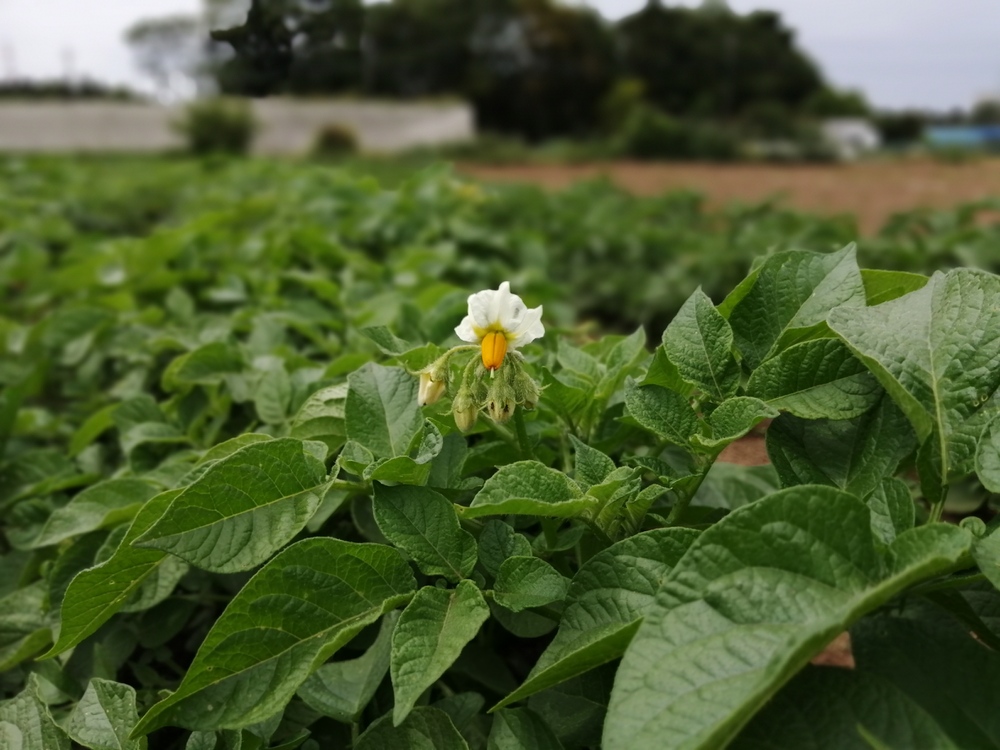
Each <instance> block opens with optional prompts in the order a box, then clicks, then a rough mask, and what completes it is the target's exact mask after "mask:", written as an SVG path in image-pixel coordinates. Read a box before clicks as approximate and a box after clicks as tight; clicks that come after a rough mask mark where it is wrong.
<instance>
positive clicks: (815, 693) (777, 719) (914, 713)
mask: <svg viewBox="0 0 1000 750" xmlns="http://www.w3.org/2000/svg"><path fill="white" fill-rule="evenodd" d="M863 733H867V734H870V735H871V736H873V737H877V738H878V740H879V741H880V742H882V743H883V744H884V745H885V746H886V747H890V748H918V747H926V748H931V747H933V748H941V750H958V746H957V745H955V744H954V743H953V742H952V741H951V740H950V739H949V738H948V737H947V735H945V733H944V732H943V731H942V729H941V727H940V726H939V725H938V724H937V723H936V722H935V721H934V719H932V718H931V717H930V716H929V715H928V714H927V713H926V712H925V711H924V710H923V709H922V708H921V707H920V706H919V705H917V704H916V703H914V702H913V701H912V700H910V698H908V697H907V696H906V694H905V693H903V692H902V691H901V690H899V689H897V688H896V687H894V686H893V685H892V683H890V682H887V681H886V680H883V679H880V678H878V677H876V676H875V675H872V674H868V673H865V672H859V671H853V670H848V669H829V668H826V669H824V668H820V667H806V668H805V669H804V670H803V671H802V672H801V673H799V675H797V676H796V677H795V679H793V680H792V681H791V682H790V683H788V685H786V686H785V687H784V689H782V690H781V692H779V693H778V695H777V696H775V698H774V699H773V700H772V701H771V702H770V703H769V704H768V705H767V706H765V707H764V709H763V710H762V711H761V712H760V713H759V714H757V716H755V717H754V718H753V720H752V721H751V722H750V723H749V724H748V725H747V726H746V728H745V729H744V730H743V731H742V732H741V733H740V735H739V737H737V738H736V740H735V741H734V742H733V744H732V745H730V746H729V747H730V748H732V750H772V749H773V748H796V750H869V748H870V747H871V745H869V744H868V742H866V741H865V739H864V737H863Z"/></svg>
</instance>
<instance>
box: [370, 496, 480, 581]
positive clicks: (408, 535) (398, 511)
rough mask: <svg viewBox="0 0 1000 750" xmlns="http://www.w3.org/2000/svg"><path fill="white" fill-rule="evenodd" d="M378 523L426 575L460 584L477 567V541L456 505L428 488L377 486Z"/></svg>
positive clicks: (383, 531)
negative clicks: (462, 524) (463, 524)
mask: <svg viewBox="0 0 1000 750" xmlns="http://www.w3.org/2000/svg"><path fill="white" fill-rule="evenodd" d="M373 507H374V511H375V522H376V523H377V524H378V527H379V530H380V531H381V532H382V533H383V534H384V535H385V538H386V539H388V540H389V541H390V542H392V543H393V544H394V545H396V546H397V547H399V548H400V549H402V550H405V551H406V553H407V554H409V555H410V556H411V557H412V558H413V560H414V562H416V563H417V566H418V567H419V568H420V570H421V571H422V572H423V573H425V574H426V575H443V576H446V577H447V578H448V579H449V580H452V581H458V580H460V579H462V578H466V577H468V576H469V575H470V574H471V573H472V569H473V568H474V567H475V565H476V539H475V537H473V536H472V534H470V533H469V532H467V531H465V530H464V529H462V528H461V526H460V525H459V522H458V515H457V514H456V512H455V506H454V505H452V504H451V502H449V500H448V499H447V498H446V497H444V496H443V495H441V494H440V493H438V492H435V491H434V490H431V489H427V488H426V487H409V486H406V485H398V486H395V487H386V486H384V485H375V500H374V504H373Z"/></svg>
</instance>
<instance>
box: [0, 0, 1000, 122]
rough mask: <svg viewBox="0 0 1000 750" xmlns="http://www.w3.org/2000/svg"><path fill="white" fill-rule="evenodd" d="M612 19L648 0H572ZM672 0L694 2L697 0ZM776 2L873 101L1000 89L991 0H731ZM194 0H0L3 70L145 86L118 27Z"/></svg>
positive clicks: (950, 103)
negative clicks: (67, 75)
mask: <svg viewBox="0 0 1000 750" xmlns="http://www.w3.org/2000/svg"><path fill="white" fill-rule="evenodd" d="M577 3H578V4H584V5H589V6H590V7H592V8H594V9H595V10H598V11H600V12H601V13H602V14H603V15H604V16H605V17H607V18H610V19H615V18H620V17H622V16H624V15H628V14H629V13H633V12H635V11H636V10H638V9H639V8H641V7H642V6H643V5H644V4H645V0H577ZM674 4H686V5H696V4H698V0H686V1H685V0H678V2H676V3H674ZM729 4H730V7H731V8H733V10H736V11H738V12H748V11H751V10H754V9H770V10H776V11H778V12H780V13H781V14H782V16H783V18H784V19H785V23H786V24H787V25H788V26H790V27H791V28H793V29H794V30H795V32H796V35H797V39H798V41H799V44H800V46H801V47H802V48H803V49H804V50H805V51H806V52H807V53H808V54H809V55H810V56H811V57H812V58H813V59H814V60H816V61H817V62H818V63H819V65H820V66H821V68H822V69H823V71H824V73H825V74H826V76H827V78H828V80H830V81H831V82H832V83H833V84H834V85H836V86H839V87H843V88H854V89H860V90H861V91H863V92H864V93H865V94H866V95H867V96H868V98H869V100H870V101H871V102H872V103H873V104H875V105H876V106H878V107H881V108H891V109H901V108H906V107H918V108H928V109H939V110H944V109H951V108H954V107H962V108H967V107H969V106H971V105H972V104H973V103H975V101H977V100H978V99H980V98H982V97H984V96H991V95H993V96H1000V44H997V42H996V36H997V30H998V29H1000V2H998V1H997V0H729ZM199 7H200V0H0V79H2V78H9V77H11V76H12V75H17V76H20V77H30V78H54V77H63V76H65V75H66V74H69V75H71V76H73V77H76V78H79V77H83V76H86V77H88V78H92V79H96V80H100V81H102V82H106V83H115V84H127V85H130V86H132V87H135V88H139V89H142V90H149V88H150V86H149V84H148V82H147V81H146V80H145V79H144V78H143V76H142V74H141V73H140V72H139V71H138V70H136V68H135V66H134V64H133V62H132V58H131V55H130V53H129V50H128V47H127V46H126V45H125V43H124V41H123V33H124V31H125V29H127V28H128V27H129V26H130V25H131V24H132V23H134V22H135V21H137V20H139V19H141V18H149V17H154V16H164V15H172V14H175V13H190V12H195V11H197V10H198V9H199Z"/></svg>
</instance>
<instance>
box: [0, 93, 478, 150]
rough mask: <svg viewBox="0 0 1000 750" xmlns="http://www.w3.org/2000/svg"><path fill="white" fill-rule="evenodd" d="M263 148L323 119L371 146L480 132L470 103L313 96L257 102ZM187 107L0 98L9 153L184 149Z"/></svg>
mask: <svg viewBox="0 0 1000 750" xmlns="http://www.w3.org/2000/svg"><path fill="white" fill-rule="evenodd" d="M252 106H253V111H254V115H255V117H256V118H257V120H258V123H259V128H258V131H257V136H256V138H255V140H254V145H253V150H254V152H255V153H258V154H301V153H305V152H307V151H308V150H309V149H310V148H311V147H312V144H313V142H314V140H315V138H316V134H317V132H318V131H319V129H320V128H322V127H323V126H324V125H327V124H331V123H337V124H340V125H346V126H347V127H349V128H351V129H352V130H353V131H354V133H355V134H356V135H357V138H358V142H359V145H360V146H361V149H362V150H364V151H370V152H384V153H391V152H393V151H400V150H403V149H407V148H412V147H414V146H422V145H435V144H441V143H449V142H454V141H462V140H468V139H469V138H472V137H473V135H474V132H475V125H474V118H473V113H472V109H471V107H469V105H467V104H464V103H434V104H410V103H394V102H363V101H357V102H354V101H340V100H311V99H259V100H254V101H253V102H252ZM182 109H183V108H182V107H163V106H160V105H156V104H138V103H134V104H133V103H124V102H0V152H2V151H47V152H60V151H63V152H65V151H122V152H142V151H163V150H166V149H173V148H181V147H183V145H184V144H183V140H182V139H181V138H180V137H179V136H178V135H177V133H175V132H174V131H173V129H172V128H171V123H172V122H174V121H175V120H177V119H178V118H179V117H180V115H181V112H182Z"/></svg>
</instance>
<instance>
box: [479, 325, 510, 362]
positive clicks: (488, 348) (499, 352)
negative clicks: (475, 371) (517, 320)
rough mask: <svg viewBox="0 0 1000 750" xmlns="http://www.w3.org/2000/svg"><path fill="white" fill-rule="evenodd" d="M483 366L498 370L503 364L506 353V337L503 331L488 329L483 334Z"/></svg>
mask: <svg viewBox="0 0 1000 750" xmlns="http://www.w3.org/2000/svg"><path fill="white" fill-rule="evenodd" d="M482 347H483V367H485V368H486V369H487V370H498V369H500V365H502V364H503V357H504V355H505V354H506V353H507V337H506V336H504V335H503V333H499V332H497V331H490V332H489V333H487V334H486V335H485V336H483V343H482Z"/></svg>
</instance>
